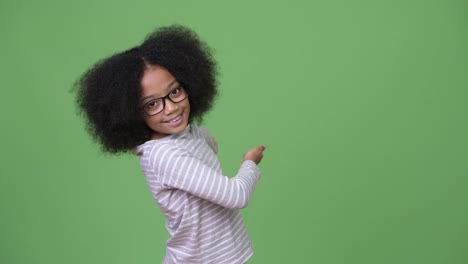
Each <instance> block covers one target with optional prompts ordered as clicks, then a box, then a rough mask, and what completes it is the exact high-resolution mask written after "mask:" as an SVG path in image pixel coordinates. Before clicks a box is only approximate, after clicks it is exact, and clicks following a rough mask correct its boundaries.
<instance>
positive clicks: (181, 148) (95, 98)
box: [76, 26, 265, 264]
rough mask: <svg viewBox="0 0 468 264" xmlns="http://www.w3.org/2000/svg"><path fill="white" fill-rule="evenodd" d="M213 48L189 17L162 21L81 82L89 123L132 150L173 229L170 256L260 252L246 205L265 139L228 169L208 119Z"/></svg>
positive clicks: (114, 147)
mask: <svg viewBox="0 0 468 264" xmlns="http://www.w3.org/2000/svg"><path fill="white" fill-rule="evenodd" d="M215 77H216V63H215V61H214V60H213V58H212V55H211V52H210V50H209V48H208V47H207V46H206V45H205V44H204V43H203V42H202V41H200V40H199V38H198V37H197V36H196V34H195V33H194V32H192V31H191V30H189V29H187V28H185V27H182V26H170V27H164V28H161V29H159V30H157V31H155V32H153V33H152V34H150V35H149V36H148V37H147V38H146V40H145V41H144V42H143V43H142V44H141V45H140V46H137V47H135V48H132V49H130V50H127V51H125V52H122V53H117V54H114V55H113V56H111V57H109V58H106V59H104V60H102V61H100V62H99V63H97V64H96V65H94V66H93V67H92V68H91V69H90V70H88V71H87V72H86V73H85V74H84V75H83V76H82V77H81V79H80V80H79V81H78V82H77V85H76V86H77V103H78V105H79V106H80V108H81V110H82V112H83V113H84V115H85V117H86V120H87V125H88V130H89V132H90V133H91V135H93V137H94V138H95V139H96V140H97V141H98V142H99V143H100V144H101V146H102V147H103V149H104V150H105V151H108V152H111V153H119V152H131V151H132V152H134V153H136V154H137V155H139V156H140V165H141V168H142V170H143V173H144V175H145V177H146V180H147V182H148V185H149V187H150V189H151V192H152V194H153V197H154V198H155V200H156V202H157V204H158V205H159V208H160V209H161V210H162V211H163V213H164V215H165V216H166V218H167V221H166V228H167V230H168V232H169V233H170V235H171V237H170V239H169V240H167V243H166V256H165V258H164V261H163V263H184V264H187V263H202V264H206V263H216V264H222V263H227V264H231V263H232V264H235V263H245V262H246V261H247V260H248V259H249V258H250V257H251V255H252V254H253V251H252V247H251V244H250V242H249V238H248V236H247V233H246V228H245V226H244V224H243V221H242V218H241V215H240V212H239V209H241V208H244V207H246V206H247V204H248V202H249V200H250V197H251V194H252V192H253V191H254V188H255V185H256V183H257V181H258V180H259V177H260V171H259V169H258V167H257V165H258V163H260V161H261V160H262V157H263V154H262V153H263V151H264V150H265V146H264V145H261V146H257V147H254V148H252V149H251V150H249V151H247V152H246V153H245V154H244V156H243V162H242V164H241V165H240V168H239V171H238V174H237V175H236V176H235V177H233V178H228V177H226V176H224V175H223V172H222V170H221V166H220V164H219V161H218V158H217V157H216V152H217V148H218V146H217V143H216V141H215V140H214V139H213V138H212V137H211V135H210V134H209V132H208V131H207V130H206V129H205V128H202V127H199V126H197V125H195V124H194V122H195V121H198V122H201V120H202V117H203V115H204V114H205V113H206V112H207V111H209V110H210V108H211V106H212V103H213V99H214V98H215V96H216V93H217V88H216V78H215Z"/></svg>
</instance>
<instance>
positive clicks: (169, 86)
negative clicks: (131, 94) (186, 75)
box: [140, 79, 177, 102]
mask: <svg viewBox="0 0 468 264" xmlns="http://www.w3.org/2000/svg"><path fill="white" fill-rule="evenodd" d="M176 82H177V80H176V79H174V80H173V81H172V82H170V83H169V84H168V85H167V86H166V90H170V89H171V87H172V86H173V85H174V83H176ZM153 96H154V95H148V96H145V97H143V98H141V100H140V102H144V101H145V100H147V99H148V98H151V97H153ZM162 97H164V96H162ZM162 97H158V98H162ZM155 99H157V98H155Z"/></svg>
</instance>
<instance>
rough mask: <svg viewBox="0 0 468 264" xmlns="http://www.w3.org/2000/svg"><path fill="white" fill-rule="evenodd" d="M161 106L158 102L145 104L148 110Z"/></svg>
mask: <svg viewBox="0 0 468 264" xmlns="http://www.w3.org/2000/svg"><path fill="white" fill-rule="evenodd" d="M158 106H159V102H158V101H156V100H153V101H149V102H148V103H146V104H145V108H146V109H153V108H156V107H158Z"/></svg>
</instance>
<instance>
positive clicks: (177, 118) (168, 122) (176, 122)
mask: <svg viewBox="0 0 468 264" xmlns="http://www.w3.org/2000/svg"><path fill="white" fill-rule="evenodd" d="M182 114H183V113H181V114H180V115H178V116H176V117H175V118H173V119H171V120H168V121H164V123H167V124H169V125H176V124H178V123H180V121H181V120H182Z"/></svg>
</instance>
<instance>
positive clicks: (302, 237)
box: [0, 0, 468, 264]
mask: <svg viewBox="0 0 468 264" xmlns="http://www.w3.org/2000/svg"><path fill="white" fill-rule="evenodd" d="M0 10H1V11H0V30H1V42H0V45H1V49H0V52H1V54H0V55H1V59H0V61H1V62H0V67H1V68H0V70H1V80H0V82H1V89H2V92H1V96H0V108H1V109H0V115H1V116H0V117H1V121H2V126H1V127H2V129H1V138H2V139H1V140H2V147H1V167H0V173H1V179H0V188H1V193H0V205H1V211H0V213H1V218H0V219H1V225H0V263H5V264H8V263H14V264H16V263H44V264H52V263H69V264H72V263H160V262H161V260H162V258H163V255H164V243H165V240H166V239H167V238H168V234H167V232H166V230H165V228H164V217H163V215H162V213H161V212H160V211H159V209H158V207H157V205H156V203H155V202H154V200H153V198H152V197H151V194H150V191H149V189H148V186H147V185H146V182H145V180H144V177H143V174H142V173H141V171H140V168H139V165H138V159H137V158H136V157H134V156H132V155H120V156H111V155H107V154H102V153H101V152H100V149H99V147H98V146H97V145H96V144H95V143H93V142H92V141H91V139H90V137H89V136H88V135H87V134H86V131H85V129H84V125H83V120H82V119H81V118H80V117H79V116H78V115H77V110H76V107H75V105H74V95H73V93H72V92H70V89H71V86H72V84H73V82H74V81H75V80H76V79H77V78H78V77H79V75H80V74H81V73H83V71H85V70H86V69H87V68H88V67H89V66H91V65H92V64H93V63H95V62H96V61H97V60H98V59H101V58H103V57H106V56H109V55H111V54H113V53H114V52H117V51H122V50H124V49H127V48H129V47H132V46H134V45H136V44H138V43H140V42H141V41H142V40H143V38H144V37H145V36H146V34H148V33H149V32H150V31H151V30H153V29H154V28H156V27H158V26H162V25H168V24H172V23H180V24H184V25H187V26H189V27H191V28H193V29H194V30H195V31H197V32H198V34H199V35H200V36H201V37H202V39H204V40H206V41H207V42H208V43H209V45H210V46H211V47H212V48H213V49H214V50H215V57H216V58H217V60H218V61H219V65H220V72H221V75H220V91H221V95H220V96H219V98H218V100H217V102H216V106H215V108H214V110H213V111H212V112H211V113H210V114H209V115H208V116H207V117H206V120H205V123H204V125H205V126H206V127H208V128H209V129H210V131H211V132H212V134H213V135H215V137H216V138H217V140H218V142H219V145H220V153H219V157H220V160H221V162H222V164H223V167H224V170H225V172H226V173H227V174H228V175H231V176H232V175H234V174H235V173H236V171H237V167H238V165H239V163H240V161H241V156H242V153H243V152H245V151H246V150H247V149H249V148H250V147H252V146H254V145H257V144H261V143H264V144H266V145H267V146H268V149H267V151H266V152H265V158H264V160H263V162H262V164H261V166H260V167H261V169H262V171H263V176H262V179H261V181H260V182H259V184H258V186H257V190H256V192H255V194H254V195H253V199H252V201H251V203H250V205H249V206H248V207H247V208H246V209H244V210H243V215H244V220H245V223H246V225H247V228H248V230H249V234H250V237H251V240H252V242H253V244H254V247H255V254H254V256H253V258H251V260H250V261H249V264H260V263H268V264H273V263H282V264H283V263H325V264H335V263H346V264H350V263H369V264H370V263H372V264H374V263H408V264H409V263H411V264H413V263H424V264H428V263H429V264H430V263H441V264H442V263H443V264H458V263H460V264H461V263H468V191H467V190H468V138H467V136H468V104H467V99H468V77H467V76H468V48H467V47H468V29H467V26H468V16H467V12H468V3H467V1H462V0H459V1H457V0H439V1H432V0H428V1H422V0H421V1H413V0H405V1H403V0H397V1H391V0H388V1H382V0H376V1H370V0H368V1H364V0H361V1H345V0H332V1H325V0H321V1H284V2H282V1H201V0H200V1H144V0H135V1H110V0H109V1H94V0H93V1H92V0H81V1H50V0H44V1H32V0H29V1H13V0H2V1H1V3H0Z"/></svg>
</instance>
